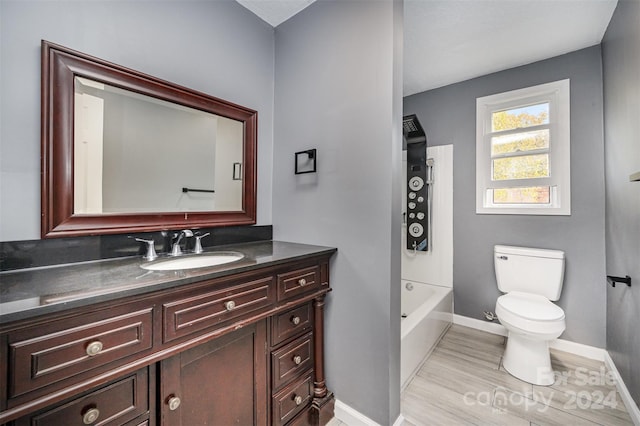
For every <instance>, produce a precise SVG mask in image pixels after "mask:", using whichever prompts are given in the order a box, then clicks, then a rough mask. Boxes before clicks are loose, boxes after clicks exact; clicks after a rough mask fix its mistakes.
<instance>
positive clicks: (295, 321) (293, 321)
mask: <svg viewBox="0 0 640 426" xmlns="http://www.w3.org/2000/svg"><path fill="white" fill-rule="evenodd" d="M291 322H292V323H293V325H298V324H300V317H299V316H295V317H292V318H291Z"/></svg>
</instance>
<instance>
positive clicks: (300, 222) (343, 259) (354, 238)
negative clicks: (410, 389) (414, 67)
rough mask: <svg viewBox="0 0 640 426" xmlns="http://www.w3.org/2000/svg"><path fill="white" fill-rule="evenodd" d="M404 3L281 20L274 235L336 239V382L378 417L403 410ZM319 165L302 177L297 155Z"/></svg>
mask: <svg viewBox="0 0 640 426" xmlns="http://www.w3.org/2000/svg"><path fill="white" fill-rule="evenodd" d="M401 9H402V4H401V3H396V4H393V3H392V2H386V1H369V2H362V1H356V0H353V1H340V2H338V1H331V0H328V1H324V0H321V1H319V2H317V3H314V4H313V5H311V6H309V7H308V8H307V9H305V10H304V11H303V12H302V13H301V14H299V15H297V16H295V17H294V18H292V19H291V20H290V21H287V22H285V23H284V24H282V25H280V26H279V27H278V28H277V29H276V73H275V74H276V85H275V129H276V133H275V141H276V142H275V144H274V167H273V170H274V174H273V189H274V191H273V220H274V223H273V226H274V228H273V233H274V237H275V238H276V239H282V240H289V241H300V242H306V243H313V244H320V245H328V246H334V247H337V248H338V253H337V254H336V256H334V258H333V261H332V263H331V280H332V287H333V289H334V290H333V292H332V293H331V294H329V296H328V298H327V299H328V300H327V317H326V320H327V321H326V327H327V330H326V334H325V338H326V346H327V350H326V356H327V360H326V361H327V362H326V369H327V383H328V384H329V387H330V389H331V390H333V391H334V393H335V395H336V398H337V399H339V400H341V401H342V402H344V403H346V404H348V405H349V406H351V407H353V408H355V409H356V410H358V411H359V412H361V413H363V414H364V415H366V416H368V417H370V418H371V419H373V420H374V421H376V422H378V423H380V424H383V425H386V424H392V423H393V422H394V421H395V419H396V418H397V417H398V415H399V413H400V401H399V396H400V286H399V282H400V250H398V247H400V233H399V230H400V219H401V217H400V204H401V201H400V191H399V190H400V183H399V178H400V171H401V167H402V162H401V153H402V147H401V145H402V144H401V133H400V129H401V126H400V120H401V106H402V105H401V103H402V87H401V82H402V70H401V56H400V54H401V52H402V10H401ZM309 148H317V149H318V172H317V173H316V174H307V175H298V176H295V175H294V170H293V166H294V152H296V151H300V150H303V149H309Z"/></svg>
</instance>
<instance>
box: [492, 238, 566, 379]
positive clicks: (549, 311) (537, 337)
mask: <svg viewBox="0 0 640 426" xmlns="http://www.w3.org/2000/svg"><path fill="white" fill-rule="evenodd" d="M494 263H495V269H496V280H497V282H498V288H499V289H500V291H501V292H503V293H506V294H504V295H502V296H500V297H499V298H498V300H497V302H496V314H497V316H498V319H499V320H500V322H501V323H502V325H504V327H505V328H506V329H507V331H508V332H509V335H508V338H507V348H506V350H505V352H504V357H503V360H502V365H503V366H504V368H505V369H506V370H507V371H508V372H509V373H511V374H512V375H513V376H515V377H517V378H519V379H521V380H524V381H525V382H528V383H533V384H534V385H542V386H548V385H551V384H553V382H554V374H553V370H552V369H551V359H550V357H549V342H550V341H552V340H554V339H556V338H557V337H559V336H560V335H561V334H562V332H563V331H564V330H565V321H564V311H563V310H562V308H560V307H559V306H558V305H555V304H554V303H552V302H551V301H552V300H553V301H556V300H558V299H559V298H560V293H561V291H562V281H563V278H564V252H562V251H559V250H545V249H534V248H526V247H512V246H501V245H497V246H495V247H494Z"/></svg>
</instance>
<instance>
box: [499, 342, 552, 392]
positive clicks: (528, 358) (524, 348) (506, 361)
mask: <svg viewBox="0 0 640 426" xmlns="http://www.w3.org/2000/svg"><path fill="white" fill-rule="evenodd" d="M502 365H503V367H504V368H505V370H507V371H508V372H509V373H510V374H511V375H512V376H515V377H517V378H518V379H520V380H524V381H525V382H527V383H532V384H534V385H540V386H549V385H552V384H553V383H554V382H555V376H554V373H553V369H552V368H551V356H550V355H549V341H548V340H535V339H531V338H528V337H527V336H525V335H523V334H517V333H512V332H511V331H510V332H509V336H508V337H507V348H506V349H505V351H504V357H503V359H502Z"/></svg>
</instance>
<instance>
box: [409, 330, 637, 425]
mask: <svg viewBox="0 0 640 426" xmlns="http://www.w3.org/2000/svg"><path fill="white" fill-rule="evenodd" d="M504 344H505V338H504V337H502V336H497V335H494V334H490V333H486V332H482V331H478V330H474V329H471V328H467V327H462V326H458V325H453V326H452V327H451V328H450V329H449V330H448V331H447V333H446V334H445V335H444V337H443V338H442V340H441V341H440V343H438V345H437V346H436V348H435V349H434V350H433V352H432V353H431V355H430V356H429V357H428V358H427V360H426V361H425V363H424V365H423V366H422V367H421V368H420V370H419V371H418V373H417V374H416V376H415V377H414V378H413V379H412V380H411V382H410V383H409V385H408V386H407V387H406V389H405V390H404V392H403V393H402V414H403V416H404V418H405V422H404V423H403V426H413V425H415V426H422V425H429V426H431V425H447V426H448V425H509V426H517V425H525V426H529V425H531V426H533V425H539V426H543V425H562V426H566V425H605V426H616V425H633V422H632V421H631V418H630V417H629V414H628V413H627V411H626V409H625V406H624V403H623V402H622V398H621V397H620V394H618V393H617V391H616V386H615V383H614V382H613V378H612V376H611V374H610V373H608V372H607V371H606V369H605V366H604V363H602V362H598V361H593V360H590V359H587V358H583V357H580V356H577V355H573V354H569V353H566V352H560V351H555V350H552V351H551V362H552V366H553V370H554V371H555V372H556V382H555V383H554V384H553V385H551V386H548V387H547V386H536V385H531V384H529V383H525V382H523V381H521V380H518V379H516V378H515V377H513V376H511V375H510V374H509V373H507V372H506V371H505V370H504V368H503V367H502V355H503V352H504Z"/></svg>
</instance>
